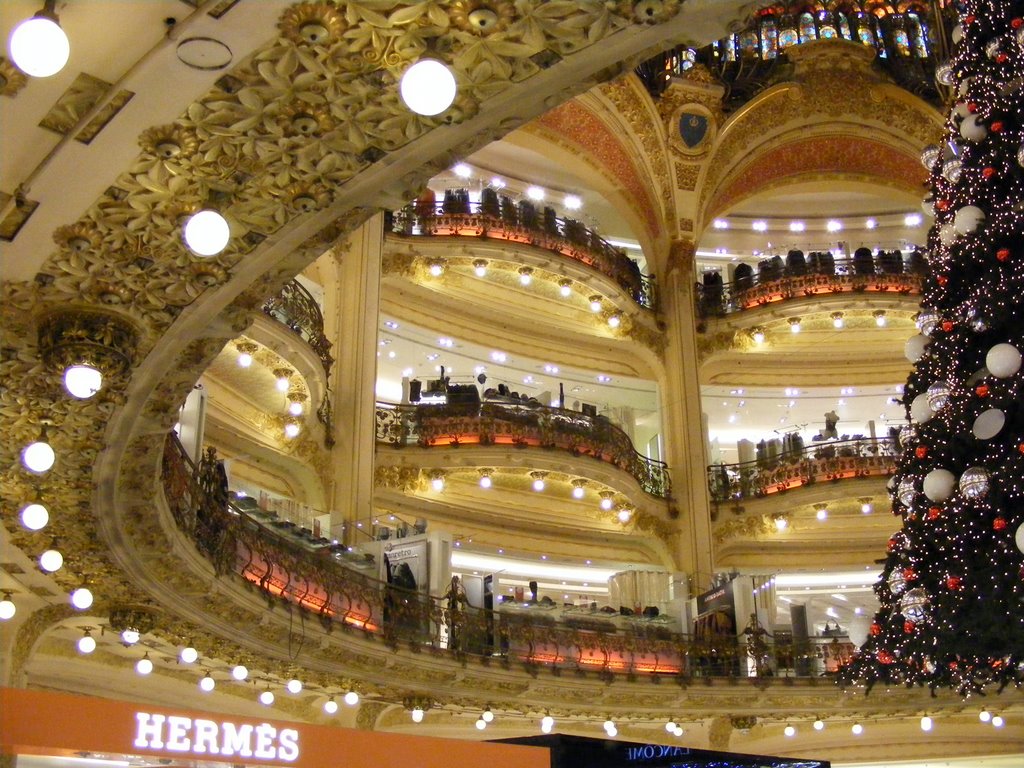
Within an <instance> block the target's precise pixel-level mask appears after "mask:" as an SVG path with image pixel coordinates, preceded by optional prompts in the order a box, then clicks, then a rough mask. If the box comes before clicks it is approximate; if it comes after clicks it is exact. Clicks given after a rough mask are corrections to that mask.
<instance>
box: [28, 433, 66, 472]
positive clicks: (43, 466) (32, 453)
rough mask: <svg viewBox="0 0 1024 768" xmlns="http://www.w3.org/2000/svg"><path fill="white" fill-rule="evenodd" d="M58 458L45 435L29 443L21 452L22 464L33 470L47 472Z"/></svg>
mask: <svg viewBox="0 0 1024 768" xmlns="http://www.w3.org/2000/svg"><path fill="white" fill-rule="evenodd" d="M56 459H57V455H56V454H55V453H54V452H53V448H51V447H50V444H49V443H48V442H46V436H45V435H44V436H42V437H41V438H40V439H39V440H36V441H35V442H34V443H29V444H28V445H27V446H25V448H24V450H22V452H21V462H22V464H24V465H25V467H26V468H28V469H29V470H31V471H32V472H37V473H42V472H46V471H47V470H49V469H50V467H52V466H53V462H54V461H56Z"/></svg>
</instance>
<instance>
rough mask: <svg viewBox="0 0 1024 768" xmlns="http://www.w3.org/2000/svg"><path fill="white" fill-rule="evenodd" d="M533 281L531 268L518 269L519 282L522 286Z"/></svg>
mask: <svg viewBox="0 0 1024 768" xmlns="http://www.w3.org/2000/svg"><path fill="white" fill-rule="evenodd" d="M532 280H533V267H520V268H519V282H520V284H522V285H529V284H530V282H531V281H532Z"/></svg>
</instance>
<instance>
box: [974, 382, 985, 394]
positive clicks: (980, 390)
mask: <svg viewBox="0 0 1024 768" xmlns="http://www.w3.org/2000/svg"><path fill="white" fill-rule="evenodd" d="M974 394H976V395H977V396H978V397H988V384H979V385H978V386H976V387H975V388H974Z"/></svg>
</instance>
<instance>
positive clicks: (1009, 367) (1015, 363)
mask: <svg viewBox="0 0 1024 768" xmlns="http://www.w3.org/2000/svg"><path fill="white" fill-rule="evenodd" d="M1020 364H1021V355H1020V350H1019V349H1017V348H1016V347H1015V346H1013V344H996V345H995V346H994V347H992V349H990V350H989V351H988V354H986V355H985V367H986V368H988V371H989V373H991V374H992V375H993V376H995V377H996V378H997V379H1006V378H1009V377H1010V376H1013V375H1014V374H1015V373H1016V372H1017V371H1019V370H1020Z"/></svg>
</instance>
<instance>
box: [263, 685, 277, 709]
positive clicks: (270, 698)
mask: <svg viewBox="0 0 1024 768" xmlns="http://www.w3.org/2000/svg"><path fill="white" fill-rule="evenodd" d="M273 703H274V692H273V691H272V690H270V689H269V688H267V689H266V690H265V691H263V692H261V693H260V704H262V705H263V706H265V707H269V706H270V705H271V704H273Z"/></svg>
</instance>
